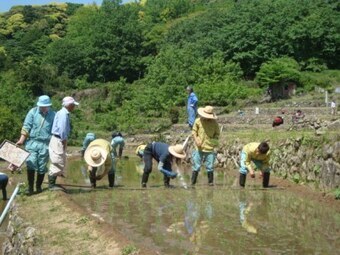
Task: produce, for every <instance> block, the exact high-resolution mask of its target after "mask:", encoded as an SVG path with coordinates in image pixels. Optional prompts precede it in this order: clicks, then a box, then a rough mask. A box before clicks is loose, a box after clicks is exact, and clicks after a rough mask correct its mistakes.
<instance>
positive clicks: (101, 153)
mask: <svg viewBox="0 0 340 255" xmlns="http://www.w3.org/2000/svg"><path fill="white" fill-rule="evenodd" d="M106 158H107V151H106V150H105V149H104V148H102V147H101V146H99V145H92V146H91V145H90V146H89V147H88V148H87V149H86V151H85V153H84V159H85V161H86V163H87V164H88V165H89V166H92V167H98V166H101V165H102V164H104V162H105V160H106Z"/></svg>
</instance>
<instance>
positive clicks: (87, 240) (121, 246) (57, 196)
mask: <svg viewBox="0 0 340 255" xmlns="http://www.w3.org/2000/svg"><path fill="white" fill-rule="evenodd" d="M18 207H19V208H18V209H19V212H20V213H19V214H20V216H21V217H22V218H23V219H24V220H25V221H27V222H29V223H30V224H31V225H32V226H33V227H34V228H36V229H37V230H38V238H37V239H38V243H37V246H38V247H39V249H40V250H41V252H42V254H54V255H59V254H60V255H61V254H79V255H80V254H82V255H83V254H102V255H116V254H117V255H118V254H119V255H120V254H139V255H141V254H155V253H154V252H152V251H149V250H147V249H145V248H144V247H138V248H135V246H134V245H133V243H132V242H130V241H129V240H128V238H127V237H124V236H122V235H121V234H119V232H118V231H116V230H115V229H114V226H112V225H109V224H107V223H104V222H102V221H100V220H99V219H97V218H95V217H93V216H91V215H88V213H87V212H86V211H85V210H84V209H83V208H81V207H79V206H77V205H76V204H74V203H73V202H72V201H71V200H70V199H69V198H68V195H67V194H65V193H64V192H62V191H55V192H50V191H47V190H46V191H45V192H43V193H41V194H39V195H34V196H31V197H23V198H19V199H18ZM132 248H134V249H135V250H136V251H137V250H138V252H134V253H133V252H132V253H124V252H126V251H127V250H129V249H130V250H133V249H132Z"/></svg>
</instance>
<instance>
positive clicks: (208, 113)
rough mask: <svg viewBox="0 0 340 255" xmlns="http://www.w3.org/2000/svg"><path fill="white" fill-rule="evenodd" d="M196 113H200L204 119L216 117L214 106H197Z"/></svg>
mask: <svg viewBox="0 0 340 255" xmlns="http://www.w3.org/2000/svg"><path fill="white" fill-rule="evenodd" d="M197 112H198V114H199V115H201V116H202V117H203V118H206V119H214V120H216V119H217V116H216V114H215V113H214V107H212V106H210V105H207V106H206V107H204V108H203V107H201V108H198V110H197Z"/></svg>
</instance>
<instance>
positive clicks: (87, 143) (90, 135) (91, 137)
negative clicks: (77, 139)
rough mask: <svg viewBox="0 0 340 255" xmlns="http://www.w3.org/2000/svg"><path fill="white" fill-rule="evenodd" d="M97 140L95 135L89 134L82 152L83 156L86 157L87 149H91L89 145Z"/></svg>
mask: <svg viewBox="0 0 340 255" xmlns="http://www.w3.org/2000/svg"><path fill="white" fill-rule="evenodd" d="M95 139H96V134H95V133H87V134H86V136H85V138H84V141H83V147H82V148H81V150H80V153H81V156H82V157H84V154H85V151H86V149H87V147H89V144H90V143H91V142H92V141H94V140H95Z"/></svg>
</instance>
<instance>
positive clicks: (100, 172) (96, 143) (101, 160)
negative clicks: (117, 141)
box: [84, 139, 115, 188]
mask: <svg viewBox="0 0 340 255" xmlns="http://www.w3.org/2000/svg"><path fill="white" fill-rule="evenodd" d="M111 153H112V147H111V145H110V142H108V141H106V140H104V139H95V140H93V141H92V142H91V143H90V144H89V146H88V147H87V149H86V150H85V153H84V159H85V161H86V163H87V165H88V167H87V169H88V171H89V173H90V181H91V187H92V188H96V181H97V180H101V179H102V178H103V177H104V176H105V175H106V174H107V177H108V181H109V188H113V186H114V182H115V172H114V168H113V163H112V155H111Z"/></svg>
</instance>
